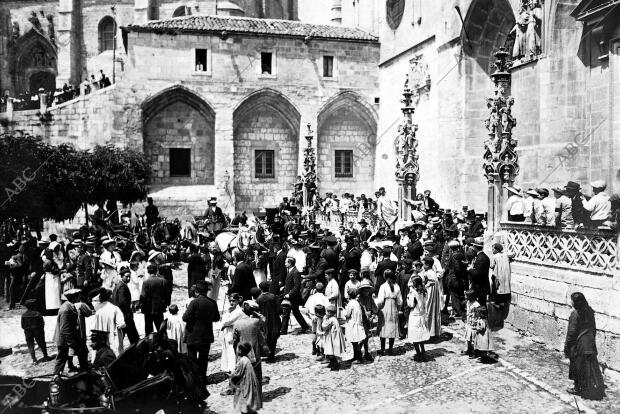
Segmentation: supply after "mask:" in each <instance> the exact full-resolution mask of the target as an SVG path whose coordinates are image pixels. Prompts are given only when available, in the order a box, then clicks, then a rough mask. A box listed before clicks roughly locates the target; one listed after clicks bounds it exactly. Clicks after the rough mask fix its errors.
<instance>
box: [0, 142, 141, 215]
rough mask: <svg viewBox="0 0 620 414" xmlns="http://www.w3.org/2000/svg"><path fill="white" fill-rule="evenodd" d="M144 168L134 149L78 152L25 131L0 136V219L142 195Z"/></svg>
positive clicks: (71, 209)
mask: <svg viewBox="0 0 620 414" xmlns="http://www.w3.org/2000/svg"><path fill="white" fill-rule="evenodd" d="M149 175H150V169H149V166H148V164H147V162H146V161H145V159H144V157H143V155H142V154H141V153H139V152H137V151H133V150H127V149H121V148H115V147H112V146H97V147H95V148H94V149H93V150H91V151H78V150H76V149H75V148H73V147H72V146H70V145H65V144H63V145H57V146H55V145H50V144H47V143H44V142H43V141H42V140H41V139H39V138H36V137H33V136H31V135H27V134H21V133H18V134H3V135H0V188H1V189H2V193H3V194H2V197H1V199H0V218H8V217H12V218H24V217H29V218H43V219H51V220H55V221H62V220H67V219H72V218H73V217H74V216H75V214H76V213H77V211H78V210H79V209H80V207H81V206H82V205H83V204H84V203H93V204H94V203H96V202H100V201H101V202H102V201H105V200H107V199H112V200H119V201H121V202H124V203H133V202H136V201H138V200H141V199H144V197H146V194H147V186H146V182H147V181H148V178H149Z"/></svg>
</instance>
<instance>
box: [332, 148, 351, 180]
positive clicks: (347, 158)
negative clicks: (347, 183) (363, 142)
mask: <svg viewBox="0 0 620 414" xmlns="http://www.w3.org/2000/svg"><path fill="white" fill-rule="evenodd" d="M334 158H335V163H334V164H335V167H336V177H337V178H347V177H353V151H352V150H336V153H335V156H334Z"/></svg>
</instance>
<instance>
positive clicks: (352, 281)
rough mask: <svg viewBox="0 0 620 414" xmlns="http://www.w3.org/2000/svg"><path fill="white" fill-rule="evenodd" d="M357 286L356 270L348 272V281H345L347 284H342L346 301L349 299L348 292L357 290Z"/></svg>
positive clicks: (358, 282)
mask: <svg viewBox="0 0 620 414" xmlns="http://www.w3.org/2000/svg"><path fill="white" fill-rule="evenodd" d="M359 284H360V281H359V280H358V279H357V270H355V269H351V270H349V280H347V283H345V284H344V296H345V298H346V299H347V300H350V299H351V296H349V292H350V291H351V289H356V290H357V287H358V286H359Z"/></svg>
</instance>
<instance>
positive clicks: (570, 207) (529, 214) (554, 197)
mask: <svg viewBox="0 0 620 414" xmlns="http://www.w3.org/2000/svg"><path fill="white" fill-rule="evenodd" d="M590 186H591V187H592V192H593V194H592V195H591V196H588V195H584V194H583V193H582V191H581V190H582V189H581V186H580V185H579V184H578V183H576V182H574V181H569V182H568V183H567V184H566V185H565V186H564V187H556V188H553V189H552V192H549V190H548V189H546V188H528V189H527V190H522V189H521V188H520V187H517V186H511V187H508V188H507V190H508V194H509V197H508V200H507V201H506V212H507V215H508V220H509V221H515V222H523V223H528V224H538V225H541V226H551V227H558V228H569V229H570V228H590V229H596V228H598V227H606V228H611V227H615V226H616V224H617V223H618V217H617V212H618V209H619V208H620V204H619V203H618V202H619V201H620V199H619V197H616V196H612V197H610V196H609V194H607V193H606V192H605V190H606V189H607V184H606V183H605V181H603V180H597V181H593V182H592V183H590Z"/></svg>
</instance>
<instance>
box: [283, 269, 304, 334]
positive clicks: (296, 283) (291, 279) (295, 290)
mask: <svg viewBox="0 0 620 414" xmlns="http://www.w3.org/2000/svg"><path fill="white" fill-rule="evenodd" d="M286 269H287V273H286V280H285V281H284V291H283V293H284V299H288V300H289V301H290V302H291V307H290V308H285V309H284V312H283V315H282V328H281V330H280V335H286V334H287V333H288V322H289V319H290V317H291V312H293V316H294V317H295V319H296V320H297V323H299V326H300V331H299V333H300V334H303V333H305V332H306V331H307V330H308V323H306V320H305V319H304V317H303V316H302V314H301V312H299V307H300V306H301V304H302V303H301V274H300V273H299V271H298V270H297V268H296V267H295V259H294V258H292V257H287V258H286Z"/></svg>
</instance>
